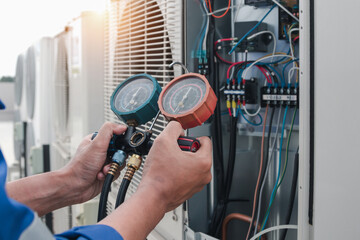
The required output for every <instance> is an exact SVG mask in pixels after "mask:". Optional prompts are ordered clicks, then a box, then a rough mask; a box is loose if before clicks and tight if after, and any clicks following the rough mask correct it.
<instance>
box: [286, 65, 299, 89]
mask: <svg viewBox="0 0 360 240" xmlns="http://www.w3.org/2000/svg"><path fill="white" fill-rule="evenodd" d="M294 70H297V71H299V70H300V68H298V67H293V68H291V69H290V70H289V72H288V85H289V86H290V85H291V78H292V76H291V75H292V73H293V72H294ZM298 81H299V80H298V78H297V79H296V82H298Z"/></svg>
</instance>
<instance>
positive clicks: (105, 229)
mask: <svg viewBox="0 0 360 240" xmlns="http://www.w3.org/2000/svg"><path fill="white" fill-rule="evenodd" d="M6 174H7V166H6V162H5V159H4V156H3V155H2V152H1V149H0V239H6V240H13V239H14V240H15V239H19V238H20V236H22V235H23V234H24V233H25V232H26V231H27V232H28V233H29V231H33V232H32V233H31V234H33V233H35V235H36V234H38V235H41V227H38V226H36V224H35V225H34V224H33V223H34V222H36V221H35V219H36V218H37V217H36V216H35V214H34V212H33V211H32V210H31V209H30V208H28V207H27V206H25V205H24V204H21V203H19V202H16V201H15V200H13V199H11V198H9V197H8V196H7V194H6V190H5V183H6ZM39 223H40V224H41V225H42V223H41V222H40V221H39ZM31 225H34V228H32V229H31ZM29 229H31V230H29ZM45 230H46V231H48V230H47V229H46V228H45ZM48 234H49V238H52V236H51V234H50V233H48ZM31 236H34V235H31ZM42 236H43V235H42ZM43 237H44V236H43ZM31 239H32V238H31ZM46 239H47V238H46ZM55 239H57V240H95V239H114V240H123V238H122V237H121V235H120V234H119V233H118V232H117V231H115V229H113V228H112V227H109V226H107V225H89V226H82V227H75V228H73V229H71V230H69V231H66V232H64V233H62V234H58V235H55Z"/></svg>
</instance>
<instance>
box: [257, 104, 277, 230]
mask: <svg viewBox="0 0 360 240" xmlns="http://www.w3.org/2000/svg"><path fill="white" fill-rule="evenodd" d="M281 113H282V108H280V109H279V113H278V116H277V119H278V120H277V123H276V131H275V137H274V141H273V143H272V145H271V148H270V151H269V149H268V158H269V160H268V161H267V165H266V169H265V173H264V177H263V181H262V184H261V188H260V193H259V201H258V207H257V209H258V211H257V214H256V221H255V223H256V225H255V234H256V230H257V227H258V226H257V225H258V224H259V219H260V212H261V202H262V196H263V191H264V187H265V182H266V178H267V175H268V173H269V169H270V165H271V162H272V157H273V155H274V150H275V145H276V142H277V138H278V135H279V129H280V119H281ZM270 137H271V136H269V138H270ZM268 147H269V145H268Z"/></svg>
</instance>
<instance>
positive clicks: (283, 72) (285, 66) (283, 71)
mask: <svg viewBox="0 0 360 240" xmlns="http://www.w3.org/2000/svg"><path fill="white" fill-rule="evenodd" d="M298 60H299V59H293V60H291V61H290V62H288V63H286V64H285V65H284V67H283V70H282V76H283V78H284V79H285V69H286V68H287V66H289V65H290V64H291V63H293V62H296V61H298Z"/></svg>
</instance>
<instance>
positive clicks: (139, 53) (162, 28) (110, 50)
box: [104, 0, 183, 239]
mask: <svg viewBox="0 0 360 240" xmlns="http://www.w3.org/2000/svg"><path fill="white" fill-rule="evenodd" d="M105 30H106V31H105V89H104V101H105V119H106V120H108V121H112V122H117V123H120V121H119V119H117V117H116V116H115V115H114V114H113V112H112V111H111V109H110V104H109V101H110V97H111V94H112V93H113V91H114V90H115V88H116V86H117V85H118V84H119V83H121V82H122V81H124V80H125V79H126V78H128V77H130V76H132V75H135V74H141V73H147V74H150V75H152V76H153V77H155V79H157V81H158V82H159V84H160V85H161V86H162V87H163V86H165V85H166V84H167V83H168V82H169V81H170V80H171V79H172V78H174V76H176V75H178V74H180V73H181V72H180V69H178V68H176V69H175V71H174V70H172V69H169V68H168V65H169V64H170V63H171V62H173V61H182V1H180V0H166V1H165V0H158V1H157V0H119V1H110V3H109V11H108V15H107V17H106V27H105ZM165 126H166V121H165V119H164V118H163V117H162V116H161V117H160V118H159V120H158V121H157V124H156V125H155V127H154V129H153V130H154V134H153V136H154V137H156V136H158V134H160V132H161V131H162V130H163V129H164V127H165ZM148 127H149V123H148V124H145V125H142V126H140V127H139V128H140V129H143V130H145V129H146V128H148ZM142 171H143V166H142V167H141V168H140V170H139V171H138V172H137V173H136V174H135V176H134V179H133V180H132V183H131V185H130V186H129V190H128V196H127V197H129V196H131V195H132V194H133V193H134V192H135V191H136V189H137V186H138V184H139V183H140V181H141V176H142ZM123 174H124V173H123ZM121 179H122V176H121V177H120V178H119V180H117V181H116V182H115V183H114V186H113V189H118V187H119V185H120V181H121ZM115 198H116V191H113V192H111V193H110V196H109V200H110V202H112V203H113V204H114V202H115ZM110 208H111V207H110ZM173 217H174V213H169V214H167V215H166V217H165V218H164V221H162V222H161V223H160V224H159V225H158V226H157V227H156V229H155V231H157V233H158V234H160V235H163V236H164V237H165V239H182V237H183V212H182V208H181V207H180V208H178V209H177V210H176V218H173Z"/></svg>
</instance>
